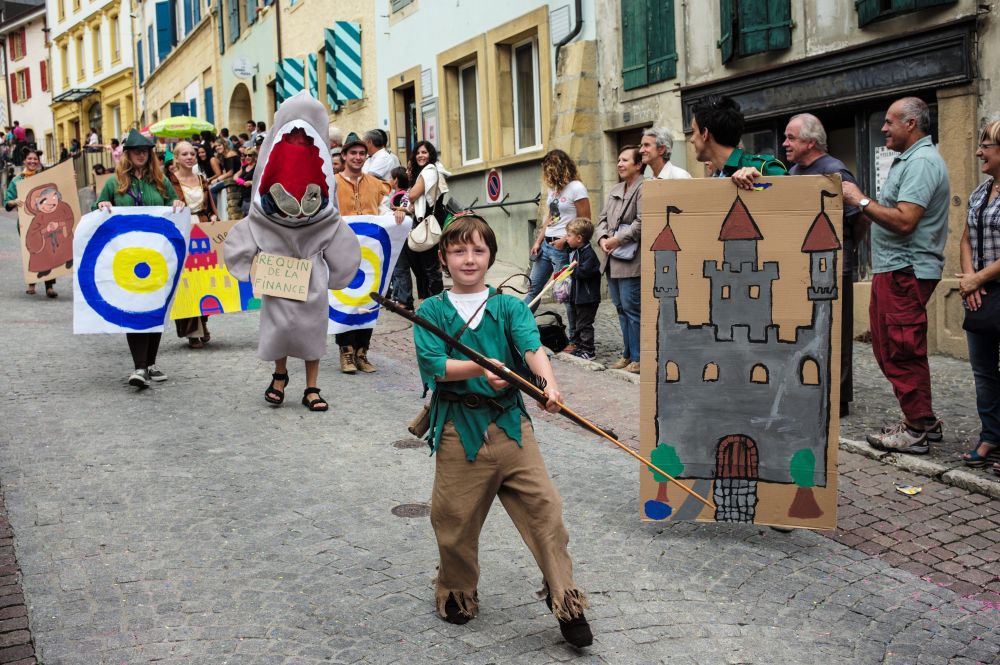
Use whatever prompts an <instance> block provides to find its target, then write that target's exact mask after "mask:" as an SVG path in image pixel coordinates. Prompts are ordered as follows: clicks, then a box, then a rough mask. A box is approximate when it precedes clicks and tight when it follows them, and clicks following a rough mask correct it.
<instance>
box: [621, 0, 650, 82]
mask: <svg viewBox="0 0 1000 665" xmlns="http://www.w3.org/2000/svg"><path fill="white" fill-rule="evenodd" d="M646 1H647V0H622V84H623V85H624V87H625V89H626V90H631V89H632V88H641V87H642V86H644V85H646V84H647V83H648V81H647V79H646V20H647V19H646Z"/></svg>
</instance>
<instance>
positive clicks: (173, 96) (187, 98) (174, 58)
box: [132, 0, 218, 126]
mask: <svg viewBox="0 0 1000 665" xmlns="http://www.w3.org/2000/svg"><path fill="white" fill-rule="evenodd" d="M212 4H213V3H211V2H210V0H179V1H168V2H164V1H163V0H160V1H156V0H144V1H142V2H136V1H135V0H133V12H132V14H133V16H134V18H133V19H132V20H133V30H132V35H133V39H134V48H135V55H136V61H137V64H136V68H135V71H136V77H137V78H136V82H137V83H138V96H137V98H138V100H139V124H140V125H141V126H145V125H149V124H152V123H154V122H157V121H158V120H162V119H164V118H169V117H173V116H178V115H191V116H195V117H199V118H203V119H205V120H208V121H209V122H211V123H214V122H215V119H216V109H217V108H218V99H217V94H216V93H217V87H218V86H217V84H216V81H217V78H218V77H217V73H216V72H217V67H218V56H217V53H218V51H217V49H216V31H215V29H214V28H215V23H214V18H213V12H212ZM216 4H217V3H216Z"/></svg>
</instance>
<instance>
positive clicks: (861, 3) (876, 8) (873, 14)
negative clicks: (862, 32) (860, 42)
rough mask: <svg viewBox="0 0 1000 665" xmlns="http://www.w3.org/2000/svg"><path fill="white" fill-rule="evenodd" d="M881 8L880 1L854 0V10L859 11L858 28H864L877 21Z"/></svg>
mask: <svg viewBox="0 0 1000 665" xmlns="http://www.w3.org/2000/svg"><path fill="white" fill-rule="evenodd" d="M881 6H882V3H881V2H879V0H854V8H855V9H857V10H858V27H859V28H863V27H864V26H866V25H868V24H869V23H871V22H872V21H874V20H875V19H877V18H878V15H879V12H881Z"/></svg>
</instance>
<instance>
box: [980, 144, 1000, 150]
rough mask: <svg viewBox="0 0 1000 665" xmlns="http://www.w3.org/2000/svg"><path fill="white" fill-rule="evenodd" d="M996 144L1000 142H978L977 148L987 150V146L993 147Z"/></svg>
mask: <svg viewBox="0 0 1000 665" xmlns="http://www.w3.org/2000/svg"><path fill="white" fill-rule="evenodd" d="M998 145H1000V143H980V144H979V149H980V150H987V149H989V148H995V147H997V146H998Z"/></svg>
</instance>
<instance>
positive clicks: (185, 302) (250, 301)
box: [170, 224, 260, 319]
mask: <svg viewBox="0 0 1000 665" xmlns="http://www.w3.org/2000/svg"><path fill="white" fill-rule="evenodd" d="M259 308H260V300H259V299H257V298H254V297H253V287H252V285H251V284H250V282H240V281H239V280H237V279H236V278H235V277H233V276H232V275H231V274H230V273H229V271H228V270H226V267H225V266H224V265H222V264H221V263H220V262H219V256H218V253H217V252H216V251H215V250H213V249H212V241H211V240H210V239H209V237H208V236H207V235H206V234H205V231H204V230H203V229H201V228H200V226H199V225H198V224H192V225H191V238H190V240H188V253H187V258H186V259H184V270H183V271H182V272H181V279H180V282H179V283H178V285H177V294H176V295H175V296H174V304H173V307H172V308H171V310H170V317H171V318H173V319H178V318H189V317H194V316H211V315H212V314H223V313H226V312H240V311H246V310H252V309H259Z"/></svg>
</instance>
